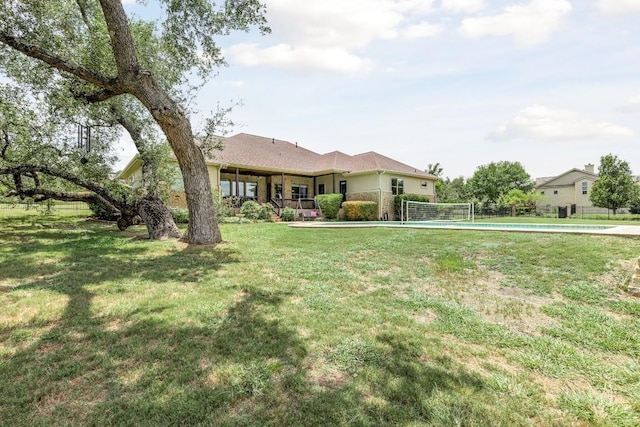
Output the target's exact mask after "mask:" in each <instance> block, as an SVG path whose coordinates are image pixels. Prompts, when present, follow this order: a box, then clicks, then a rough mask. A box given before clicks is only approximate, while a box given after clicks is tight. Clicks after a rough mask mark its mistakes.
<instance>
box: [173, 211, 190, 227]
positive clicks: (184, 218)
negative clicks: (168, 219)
mask: <svg viewBox="0 0 640 427" xmlns="http://www.w3.org/2000/svg"><path fill="white" fill-rule="evenodd" d="M169 212H171V216H172V217H173V220H174V221H175V222H176V224H187V223H188V222H189V211H188V210H186V209H181V208H169Z"/></svg>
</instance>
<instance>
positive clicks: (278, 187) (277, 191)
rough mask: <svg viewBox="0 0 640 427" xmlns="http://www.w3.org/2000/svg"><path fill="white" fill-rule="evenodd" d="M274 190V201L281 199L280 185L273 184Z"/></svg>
mask: <svg viewBox="0 0 640 427" xmlns="http://www.w3.org/2000/svg"><path fill="white" fill-rule="evenodd" d="M274 187H275V190H276V199H282V184H274Z"/></svg>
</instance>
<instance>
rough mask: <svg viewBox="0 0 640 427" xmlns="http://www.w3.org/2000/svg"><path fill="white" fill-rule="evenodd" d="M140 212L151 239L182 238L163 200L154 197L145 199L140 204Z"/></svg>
mask: <svg viewBox="0 0 640 427" xmlns="http://www.w3.org/2000/svg"><path fill="white" fill-rule="evenodd" d="M138 212H139V213H140V217H141V218H142V220H143V221H144V224H145V225H146V226H147V230H148V231H149V238H150V239H152V240H162V239H168V238H180V237H182V233H180V230H178V227H177V226H176V223H175V221H174V220H173V217H172V216H171V212H169V209H168V208H167V206H166V205H165V204H164V203H162V200H160V199H158V198H154V197H145V198H144V199H142V200H141V201H140V203H139V204H138Z"/></svg>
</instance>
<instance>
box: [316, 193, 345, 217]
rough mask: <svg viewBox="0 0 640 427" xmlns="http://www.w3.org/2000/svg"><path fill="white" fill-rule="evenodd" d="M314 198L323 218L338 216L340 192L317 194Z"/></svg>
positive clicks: (340, 201)
mask: <svg viewBox="0 0 640 427" xmlns="http://www.w3.org/2000/svg"><path fill="white" fill-rule="evenodd" d="M316 200H317V201H318V206H320V210H321V211H322V216H323V217H324V218H325V219H336V218H338V212H340V203H342V194H340V193H329V194H318V195H317V196H316Z"/></svg>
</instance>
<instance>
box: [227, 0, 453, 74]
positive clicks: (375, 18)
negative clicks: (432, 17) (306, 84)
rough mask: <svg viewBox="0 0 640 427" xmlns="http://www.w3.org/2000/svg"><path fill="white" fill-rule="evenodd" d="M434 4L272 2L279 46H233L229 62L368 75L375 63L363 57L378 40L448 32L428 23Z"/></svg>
mask: <svg viewBox="0 0 640 427" xmlns="http://www.w3.org/2000/svg"><path fill="white" fill-rule="evenodd" d="M433 1H434V0H349V1H348V2H345V1H343V0H324V1H309V2H305V3H304V5H302V4H301V3H300V2H299V1H297V0H267V19H268V21H269V25H270V26H271V28H272V30H273V33H272V34H271V36H270V38H271V39H272V40H274V44H273V45H271V46H269V47H263V46H259V45H257V44H251V45H247V44H243V45H237V46H233V47H232V48H231V49H229V50H228V51H229V53H230V54H231V56H230V58H229V60H230V62H231V63H235V64H239V65H245V66H271V67H278V68H284V69H293V70H297V71H300V70H307V71H308V70H313V69H315V70H320V71H332V72H341V73H350V74H352V73H363V72H368V71H370V70H371V69H372V67H373V66H372V61H371V60H369V59H367V58H364V57H361V56H359V55H362V53H361V52H362V49H363V48H365V47H367V46H368V45H369V44H371V43H372V42H373V41H375V40H381V39H382V40H388V39H397V38H407V39H415V38H423V37H432V36H434V35H436V34H438V33H439V32H440V31H441V30H442V28H441V27H440V26H439V25H435V24H430V23H428V22H426V20H425V17H426V15H427V14H429V13H431V12H432V10H433V7H432V4H433ZM356 52H357V53H356ZM236 55H238V56H236Z"/></svg>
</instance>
